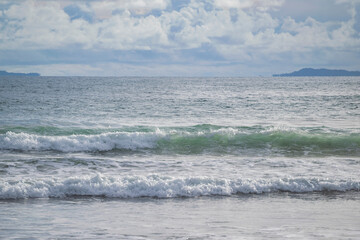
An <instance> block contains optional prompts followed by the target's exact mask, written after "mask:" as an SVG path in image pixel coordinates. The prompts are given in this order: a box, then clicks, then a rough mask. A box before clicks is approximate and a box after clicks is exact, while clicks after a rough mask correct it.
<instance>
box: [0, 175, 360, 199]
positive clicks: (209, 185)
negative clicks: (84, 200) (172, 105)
mask: <svg viewBox="0 0 360 240" xmlns="http://www.w3.org/2000/svg"><path fill="white" fill-rule="evenodd" d="M282 191H286V192H294V193H309V192H324V191H326V192H327V191H342V192H345V191H360V182H359V181H352V180H336V179H316V178H311V179H307V178H284V179H258V180H254V179H225V178H210V177H188V178H174V177H164V176H158V175H151V176H132V177H121V178H119V177H118V178H117V177H108V176H104V175H101V174H98V175H95V176H83V177H71V178H68V179H59V178H53V179H23V180H19V181H4V180H3V181H1V182H0V199H24V198H64V197H71V196H99V197H112V198H139V197H156V198H176V197H197V196H209V195H221V196H229V195H233V194H239V193H241V194H261V193H272V192H282Z"/></svg>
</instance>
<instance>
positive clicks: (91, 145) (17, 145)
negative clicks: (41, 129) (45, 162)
mask: <svg viewBox="0 0 360 240" xmlns="http://www.w3.org/2000/svg"><path fill="white" fill-rule="evenodd" d="M163 135H164V134H163V133H162V132H159V131H157V132H153V133H139V132H134V133H125V132H111V133H102V134H97V135H70V136H40V135H35V134H28V133H14V132H7V133H6V134H2V135H1V136H0V149H10V150H25V151H26V150H55V151H61V152H80V151H109V150H112V149H129V150H135V149H138V148H153V147H154V146H155V145H156V141H157V140H158V139H159V138H160V137H161V136H163Z"/></svg>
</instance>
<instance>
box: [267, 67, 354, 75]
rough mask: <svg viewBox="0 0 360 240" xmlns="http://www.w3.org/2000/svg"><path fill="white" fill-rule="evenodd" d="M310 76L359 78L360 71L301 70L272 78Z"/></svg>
mask: <svg viewBox="0 0 360 240" xmlns="http://www.w3.org/2000/svg"><path fill="white" fill-rule="evenodd" d="M311 76H324V77H325V76H338V77H340V76H360V71H347V70H333V69H326V68H321V69H314V68H303V69H300V70H298V71H295V72H292V73H282V74H273V77H311Z"/></svg>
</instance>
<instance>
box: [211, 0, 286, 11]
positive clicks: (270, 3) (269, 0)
mask: <svg viewBox="0 0 360 240" xmlns="http://www.w3.org/2000/svg"><path fill="white" fill-rule="evenodd" d="M284 2H285V0H215V1H214V5H215V6H216V7H220V8H225V9H226V8H238V9H244V8H256V9H258V10H261V11H266V10H268V9H270V8H276V7H280V6H281V5H282V4H283V3H284Z"/></svg>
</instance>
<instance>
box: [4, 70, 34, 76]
mask: <svg viewBox="0 0 360 240" xmlns="http://www.w3.org/2000/svg"><path fill="white" fill-rule="evenodd" d="M0 76H30V77H38V76H40V74H39V73H12V72H7V71H0Z"/></svg>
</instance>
